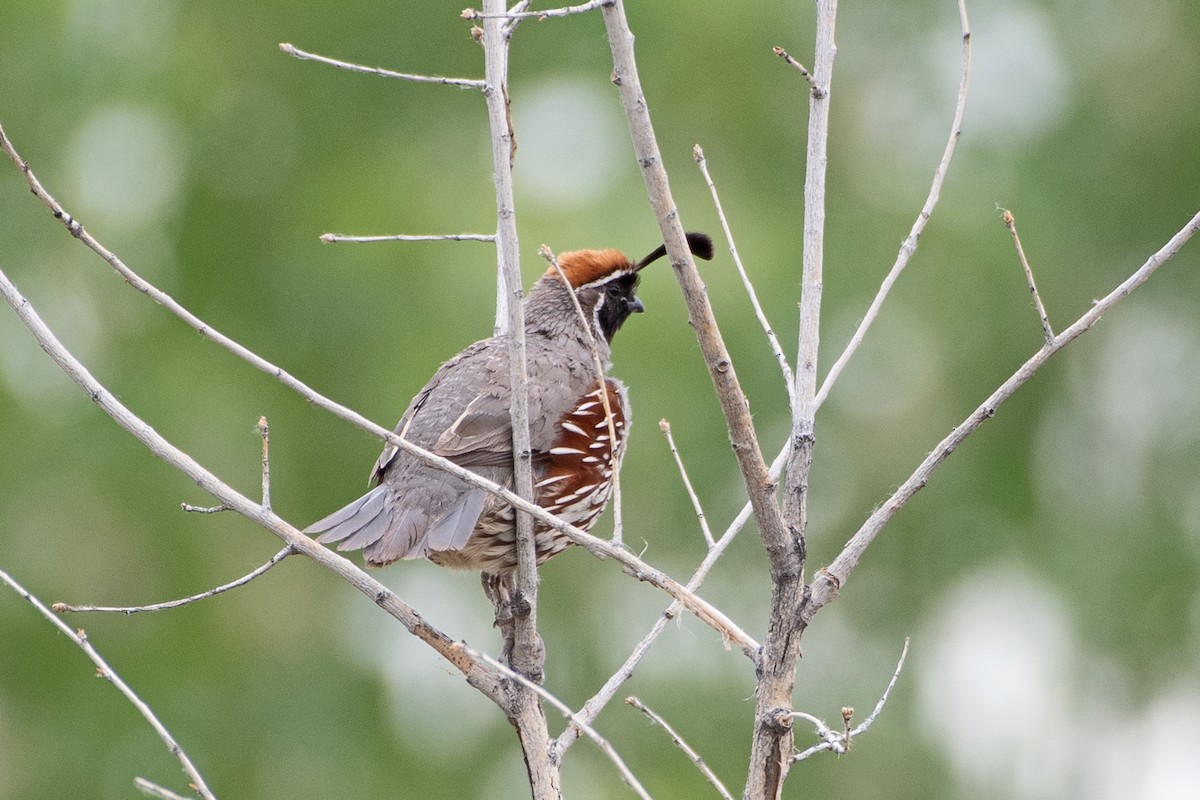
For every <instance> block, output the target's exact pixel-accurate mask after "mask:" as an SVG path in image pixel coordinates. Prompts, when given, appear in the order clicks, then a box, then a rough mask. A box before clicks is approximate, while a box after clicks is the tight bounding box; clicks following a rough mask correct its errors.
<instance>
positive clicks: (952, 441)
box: [803, 213, 1200, 620]
mask: <svg viewBox="0 0 1200 800" xmlns="http://www.w3.org/2000/svg"><path fill="white" fill-rule="evenodd" d="M1197 231H1200V213H1197V214H1196V215H1195V216H1194V217H1192V218H1191V220H1189V221H1188V223H1187V224H1186V225H1184V226H1183V228H1181V229H1180V230H1179V232H1178V233H1176V234H1175V235H1174V236H1172V237H1171V239H1170V241H1168V242H1167V243H1166V244H1165V245H1163V246H1162V247H1161V248H1160V249H1159V250H1158V252H1156V253H1155V254H1154V255H1152V256H1150V258H1149V259H1147V260H1146V262H1145V263H1144V264H1142V266H1141V267H1139V268H1138V269H1137V270H1136V271H1135V272H1134V273H1133V274H1132V275H1130V276H1129V277H1128V278H1126V279H1125V280H1124V281H1123V282H1122V283H1121V284H1120V285H1119V286H1117V287H1116V288H1115V289H1113V290H1112V291H1111V292H1109V293H1108V294H1107V295H1105V296H1104V298H1103V299H1101V300H1098V301H1096V303H1095V304H1094V305H1093V306H1092V307H1091V308H1090V309H1088V311H1087V313H1085V314H1084V315H1083V316H1081V317H1080V318H1079V319H1077V320H1076V321H1075V322H1074V323H1073V324H1072V325H1071V326H1070V327H1069V328H1067V329H1066V330H1064V331H1063V332H1062V333H1060V334H1058V335H1056V336H1055V337H1054V339H1053V340H1051V341H1049V342H1047V343H1046V344H1045V345H1043V347H1042V348H1041V349H1040V350H1038V351H1037V352H1036V353H1034V354H1033V355H1032V356H1031V357H1030V358H1029V359H1028V360H1027V361H1026V362H1025V363H1024V364H1022V365H1021V366H1020V367H1019V368H1018V369H1017V371H1016V372H1014V373H1013V374H1012V375H1011V376H1010V377H1009V378H1008V380H1006V381H1005V382H1004V383H1002V384H1001V385H1000V387H999V388H998V389H996V391H994V392H992V394H991V395H990V396H989V397H988V398H987V399H986V400H984V401H983V403H982V404H980V406H979V407H978V408H976V409H975V410H974V411H972V412H971V414H970V415H969V416H968V417H967V418H966V419H965V420H963V421H962V422H961V423H959V424H958V426H957V427H955V429H954V430H953V431H951V432H950V435H949V436H947V437H946V438H945V439H943V440H942V441H941V442H939V443H938V445H937V447H935V448H934V449H933V452H931V453H930V454H929V455H928V456H926V458H925V460H924V461H922V462H921V464H920V466H918V467H917V469H916V470H915V471H914V472H913V473H912V475H910V476H909V477H908V479H907V480H906V481H904V483H902V484H901V485H900V488H899V489H897V490H896V491H895V492H894V493H893V494H892V496H891V497H889V498H888V499H887V500H886V501H884V502H883V504H882V505H880V506H879V508H877V509H876V510H875V513H873V514H871V516H870V517H868V518H867V521H866V522H864V523H863V524H862V527H860V528H859V529H858V532H857V533H855V534H854V536H853V537H851V539H850V541H849V542H847V543H846V546H845V547H844V548H843V549H842V552H841V553H840V554H839V555H838V557H837V558H835V559H834V560H833V563H832V564H830V565H829V566H828V567H826V568H825V569H822V570H820V571H819V572H818V573H817V575H816V577H815V578H814V580H813V583H812V596H811V599H810V601H809V602H808V603H807V604H806V605H805V608H804V610H803V614H804V616H805V619H806V620H809V619H811V618H812V616H813V615H814V614H815V613H816V612H817V611H818V610H819V609H820V608H821V607H822V606H824V605H826V604H827V603H829V602H830V601H832V600H833V599H834V598H835V597H837V594H838V592H839V591H840V590H841V587H842V586H844V585H845V583H846V581H847V580H848V579H849V577H850V573H851V571H853V569H854V567H855V566H857V565H858V561H859V559H860V558H862V554H863V553H864V552H866V549H867V547H868V546H869V545H870V544H871V542H873V541H874V540H875V537H876V536H878V535H879V532H880V531H881V530H883V527H884V526H885V525H886V524H887V523H888V521H889V520H891V518H892V517H893V516H895V514H896V512H897V511H899V510H900V508H901V507H903V505H904V504H905V503H907V502H908V501H909V500H910V499H911V498H912V496H913V495H915V494H916V493H917V492H919V491H920V490H921V489H923V488H924V487H925V486H926V484H928V483H929V478H930V477H931V476H932V475H933V472H934V470H936V469H937V468H938V467H939V466H940V465H941V464H942V462H943V461H945V460H946V458H948V457H949V456H950V454H951V453H952V452H954V450H955V448H957V447H958V446H959V445H960V444H962V442H963V440H964V439H966V438H967V437H968V436H970V435H971V434H972V433H974V431H975V430H976V429H977V428H978V427H979V426H980V425H982V424H983V423H984V421H985V420H988V419H991V418H992V417H993V416H995V414H996V410H997V409H998V408H999V407H1000V404H1001V403H1003V402H1004V401H1005V400H1007V399H1008V398H1009V397H1011V396H1012V395H1013V393H1014V392H1016V391H1017V389H1019V388H1020V387H1021V386H1023V385H1024V384H1025V383H1026V382H1027V381H1029V379H1030V378H1032V377H1033V376H1034V375H1036V374H1037V371H1038V370H1039V369H1041V368H1042V366H1043V365H1045V363H1046V362H1047V361H1049V360H1050V358H1051V357H1052V356H1053V355H1054V354H1055V353H1057V352H1058V351H1059V350H1061V349H1062V348H1064V347H1066V346H1067V345H1068V344H1070V343H1071V342H1073V341H1074V340H1075V339H1077V338H1078V337H1079V336H1080V335H1081V334H1083V333H1084V332H1085V331H1087V330H1088V329H1089V328H1091V327H1092V326H1093V325H1095V324H1096V322H1097V321H1098V320H1099V319H1100V317H1101V316H1103V315H1104V314H1105V313H1106V312H1107V311H1108V310H1109V309H1111V308H1112V307H1113V306H1115V305H1116V304H1117V303H1119V302H1120V301H1121V300H1123V299H1125V298H1126V297H1128V296H1129V295H1130V294H1131V293H1132V292H1133V290H1135V289H1136V288H1137V287H1139V286H1141V285H1142V284H1143V283H1145V282H1146V280H1147V279H1148V278H1149V277H1150V276H1151V275H1153V274H1154V272H1155V271H1156V270H1157V269H1158V268H1159V267H1161V266H1162V265H1163V264H1165V263H1166V262H1167V261H1169V260H1170V259H1171V258H1172V257H1174V256H1175V254H1176V253H1178V252H1179V250H1180V249H1181V248H1182V247H1183V245H1184V244H1186V243H1187V241H1188V240H1189V239H1191V238H1192V236H1194V235H1195V234H1196V232H1197Z"/></svg>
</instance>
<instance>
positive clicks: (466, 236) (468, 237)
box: [320, 233, 496, 244]
mask: <svg viewBox="0 0 1200 800" xmlns="http://www.w3.org/2000/svg"><path fill="white" fill-rule="evenodd" d="M320 239H321V241H322V242H323V243H325V244H337V243H340V242H353V243H356V244H361V243H363V242H366V243H373V242H494V241H496V234H494V233H442V234H427V235H420V234H418V235H408V234H403V233H395V234H385V235H380V236H354V235H351V234H348V233H322V234H321V236H320Z"/></svg>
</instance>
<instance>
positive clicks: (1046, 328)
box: [1000, 208, 1054, 342]
mask: <svg viewBox="0 0 1200 800" xmlns="http://www.w3.org/2000/svg"><path fill="white" fill-rule="evenodd" d="M1001 211H1002V212H1003V213H1002V214H1001V215H1000V219H1001V220H1002V221H1003V222H1004V227H1006V228H1008V232H1009V233H1011V234H1012V237H1013V246H1015V247H1016V248H1017V258H1019V259H1020V260H1021V269H1023V270H1025V280H1026V281H1027V282H1028V284H1029V293H1030V294H1031V295H1033V304H1034V306H1036V307H1037V313H1038V319H1039V320H1040V321H1041V323H1042V333H1043V334H1044V335H1045V337H1046V341H1047V342H1052V341H1054V329H1053V328H1052V327H1050V317H1049V315H1047V314H1046V307H1045V306H1044V305H1042V296H1041V295H1040V294H1038V290H1037V284H1036V283H1034V281H1033V270H1032V269H1031V268H1030V266H1029V261H1028V260H1027V259H1026V258H1025V248H1024V247H1022V246H1021V237H1020V236H1018V235H1017V220H1016V218H1015V217H1014V216H1013V215H1012V212H1011V211H1009V210H1008V209H1007V208H1004V209H1001Z"/></svg>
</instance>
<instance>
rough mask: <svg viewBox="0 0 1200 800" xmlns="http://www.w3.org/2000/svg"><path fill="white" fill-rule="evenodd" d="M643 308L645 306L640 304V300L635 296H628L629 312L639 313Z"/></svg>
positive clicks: (644, 308)
mask: <svg viewBox="0 0 1200 800" xmlns="http://www.w3.org/2000/svg"><path fill="white" fill-rule="evenodd" d="M645 310H646V307H645V306H644V305H642V301H641V300H639V299H637V298H636V297H631V298H629V311H630V312H631V313H635V314H640V313H642V312H643V311H645Z"/></svg>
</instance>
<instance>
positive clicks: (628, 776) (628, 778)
mask: <svg viewBox="0 0 1200 800" xmlns="http://www.w3.org/2000/svg"><path fill="white" fill-rule="evenodd" d="M472 653H473V655H475V656H476V657H477V658H479V659H480V660H481V661H483V662H484V663H486V664H488V665H490V666H491V667H493V668H495V669H496V670H498V671H499V672H501V673H502V674H503V675H505V676H506V677H507V678H509V679H510V680H514V681H516V682H517V683H519V684H521V685H522V686H524V687H525V688H526V689H529V690H531V691H533V692H536V693H537V694H538V695H539V696H541V698H542V699H543V700H545V701H546V702H547V703H549V704H550V705H552V706H554V707H555V708H557V709H558V710H559V711H561V712H562V714H563V716H564V717H566V718H567V719H568V720H569V721H570V722H571V724H572V725H574V726H577V727H579V728H581V729H582V730H583V732H584V733H586V734H587V737H588V738H589V739H591V740H592V741H593V742H595V743H596V746H597V747H599V748H600V751H601V752H602V753H604V755H606V756H608V760H609V761H611V762H612V763H613V764H614V765H616V767H617V771H618V772H620V773H621V778H622V780H624V781H625V783H627V784H629V788H631V789H633V791H634V792H635V793H636V794H637V796H638V797H641V798H644V800H650V795H649V793H647V792H646V789H645V787H643V786H642V784H641V782H640V781H639V780H638V779H637V777H636V776H634V774H633V772H632V771H631V770H630V769H629V767H628V766H627V765H626V764H625V761H624V760H623V759H622V758H621V756H620V754H619V753H617V751H616V748H614V747H613V746H612V744H611V743H610V742H609V741H608V740H607V739H605V738H604V737H603V736H601V735H600V734H599V733H598V732H597V731H596V729H595V728H593V727H592V726H591V725H588V724H587V723H585V722H583V721H582V720H580V719H578V717H576V715H575V712H574V711H572V710H571V707H570V706H568V705H567V704H566V703H564V702H563V701H562V700H559V699H558V698H557V697H555V696H554V695H552V694H551V693H550V692H548V691H547V690H546V688H545V687H543V686H539V685H537V684H536V683H533V682H532V681H530V680H529V679H528V678H526V677H525V676H524V675H521V674H520V673H518V672H514V671H513V670H512V669H510V668H508V667H507V666H505V665H504V664H501V663H500V662H499V661H497V660H496V659H494V658H492V657H491V656H489V655H488V654H487V653H474V652H473V651H472Z"/></svg>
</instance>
